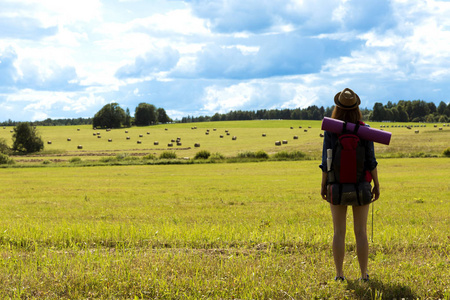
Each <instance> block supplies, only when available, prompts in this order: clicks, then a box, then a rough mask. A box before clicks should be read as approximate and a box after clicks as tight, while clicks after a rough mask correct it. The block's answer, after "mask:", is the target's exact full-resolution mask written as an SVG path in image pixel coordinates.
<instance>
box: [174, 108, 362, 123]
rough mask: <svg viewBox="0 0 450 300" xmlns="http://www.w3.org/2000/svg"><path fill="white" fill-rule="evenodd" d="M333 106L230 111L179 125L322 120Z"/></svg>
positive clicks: (185, 119)
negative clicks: (214, 122)
mask: <svg viewBox="0 0 450 300" xmlns="http://www.w3.org/2000/svg"><path fill="white" fill-rule="evenodd" d="M333 109H334V106H332V107H327V108H324V107H323V106H321V107H318V106H316V105H313V106H308V107H307V108H295V109H289V108H286V109H261V110H256V111H254V110H251V111H242V110H236V111H230V112H228V113H226V114H219V113H216V114H214V115H213V116H212V117H210V116H199V117H191V116H187V117H183V118H182V119H181V123H190V122H207V121H240V120H279V119H283V120H322V119H323V117H331V113H332V112H333ZM361 112H362V113H363V116H365V119H367V116H368V115H369V114H370V112H371V111H370V110H368V109H367V108H364V109H361Z"/></svg>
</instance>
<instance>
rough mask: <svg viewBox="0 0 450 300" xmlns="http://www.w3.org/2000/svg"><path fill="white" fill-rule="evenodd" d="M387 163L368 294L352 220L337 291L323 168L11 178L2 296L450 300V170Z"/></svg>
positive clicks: (1, 246)
mask: <svg viewBox="0 0 450 300" xmlns="http://www.w3.org/2000/svg"><path fill="white" fill-rule="evenodd" d="M379 163H380V164H379V176H380V182H381V193H382V194H381V198H380V200H379V201H377V202H376V203H375V206H374V208H375V210H374V236H373V240H374V241H373V243H371V244H370V256H369V272H370V275H371V278H372V281H371V282H370V283H368V284H364V283H359V282H358V281H357V278H358V277H359V274H358V263H357V259H356V251H355V241H354V237H353V233H352V229H351V228H352V218H351V217H350V216H351V213H350V215H349V218H348V235H347V255H346V258H345V270H346V275H347V277H348V279H349V281H348V282H347V283H344V284H337V283H335V282H334V281H333V280H332V278H333V276H334V265H333V258H332V253H331V239H332V224H331V215H330V211H329V207H328V205H327V203H326V202H324V201H323V200H321V198H320V195H319V186H320V169H319V168H318V165H319V161H311V160H309V161H297V162H292V161H289V162H284V161H281V162H274V161H268V162H259V163H245V164H240V163H235V164H191V165H165V166H158V165H152V166H114V167H85V168H78V167H77V168H65V167H53V168H6V169H2V170H1V172H2V185H1V186H0V193H1V195H2V201H0V295H1V297H2V298H5V297H6V298H7V297H10V298H53V299H60V298H67V299H74V298H134V297H137V298H152V299H155V298H156V299H167V298H170V299H172V298H191V299H199V298H212V299H234V298H239V299H261V298H272V299H291V298H294V299H309V298H339V299H341V298H348V299H381V298H383V299H393V298H397V299H401V298H407V299H415V298H421V299H425V298H429V299H438V298H441V299H450V289H449V286H450V273H449V272H448V270H449V263H450V256H449V255H450V246H449V244H450V243H449V242H450V240H449V239H450V237H449V231H448V228H449V227H450V217H449V214H448V212H449V211H450V203H449V201H448V199H449V198H450V185H449V183H448V174H449V172H450V164H449V163H448V158H416V159H406V158H403V159H380V160H379ZM418 170H420V172H418ZM369 223H371V222H370V220H369ZM370 232H371V225H370V224H369V235H370Z"/></svg>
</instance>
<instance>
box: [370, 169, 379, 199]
mask: <svg viewBox="0 0 450 300" xmlns="http://www.w3.org/2000/svg"><path fill="white" fill-rule="evenodd" d="M370 174H371V175H372V179H373V189H372V201H376V200H378V198H379V197H380V182H379V181H378V170H377V168H375V169H373V170H372V171H370Z"/></svg>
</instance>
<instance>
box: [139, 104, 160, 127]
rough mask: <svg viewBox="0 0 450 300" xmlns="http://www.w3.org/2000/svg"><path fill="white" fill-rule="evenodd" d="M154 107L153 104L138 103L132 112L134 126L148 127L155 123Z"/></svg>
mask: <svg viewBox="0 0 450 300" xmlns="http://www.w3.org/2000/svg"><path fill="white" fill-rule="evenodd" d="M157 120H158V119H157V115H156V107H155V106H154V105H153V104H148V103H139V105H138V106H137V107H136V109H135V111H134V123H135V124H136V126H148V125H151V124H154V123H156V122H157Z"/></svg>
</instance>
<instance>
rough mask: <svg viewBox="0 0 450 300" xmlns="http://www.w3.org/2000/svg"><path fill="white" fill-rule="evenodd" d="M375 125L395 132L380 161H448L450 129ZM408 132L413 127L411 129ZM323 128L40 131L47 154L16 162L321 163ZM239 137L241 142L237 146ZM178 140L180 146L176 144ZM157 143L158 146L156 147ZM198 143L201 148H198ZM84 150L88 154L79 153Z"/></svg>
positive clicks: (4, 134) (238, 125) (8, 136)
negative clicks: (219, 158) (242, 156)
mask: <svg viewBox="0 0 450 300" xmlns="http://www.w3.org/2000/svg"><path fill="white" fill-rule="evenodd" d="M370 125H371V126H372V127H373V128H377V129H380V128H381V129H383V130H386V131H390V132H392V139H391V143H390V145H389V146H386V145H382V144H375V151H376V153H377V157H379V158H392V157H425V156H427V157H429V156H434V157H436V156H442V152H443V151H444V150H445V149H447V148H448V147H449V146H450V144H449V142H448V141H449V140H450V124H414V123H377V122H373V123H370ZM381 126H383V127H381ZM386 126H387V127H386ZM406 126H411V129H408V128H407V127H406ZM415 126H416V127H415ZM423 126H426V127H423ZM434 126H436V127H434ZM320 127H321V122H320V121H296V120H271V121H263V120H262V121H224V122H205V123H178V124H167V125H156V126H148V127H131V128H123V129H113V130H110V131H107V130H104V129H103V130H101V129H95V130H94V129H93V128H92V127H91V126H48V127H46V126H38V127H37V130H38V133H39V134H40V135H41V137H42V140H43V141H44V144H45V145H44V151H42V152H40V153H39V154H37V155H27V156H25V157H23V156H15V157H13V158H14V160H15V161H16V162H18V163H19V164H25V165H29V164H34V165H36V164H38V165H39V164H42V163H43V162H46V163H67V162H69V161H70V160H71V159H72V158H73V157H77V158H80V159H81V160H83V161H99V160H100V159H102V158H107V157H113V156H117V155H118V154H121V155H126V156H130V157H135V158H142V157H143V156H145V155H148V154H152V155H154V156H156V157H158V156H159V155H160V154H161V153H162V152H165V151H172V152H175V153H176V155H177V157H178V158H180V159H183V158H190V159H192V158H193V157H194V156H195V154H196V153H197V152H198V151H201V150H207V151H209V152H211V153H220V154H221V155H223V156H224V157H235V156H237V155H238V154H239V153H242V152H247V151H254V152H255V151H260V150H262V151H265V152H266V153H268V154H269V155H272V154H275V153H277V152H280V151H287V152H290V151H297V150H299V151H302V152H303V153H305V154H306V155H307V156H308V157H309V158H311V159H320V157H321V151H322V138H321V137H320V134H321V133H323V131H322V130H321V128H320ZM194 128H195V129H194ZM439 128H441V130H439ZM12 129H13V128H12V127H4V128H3V129H2V128H0V138H3V139H5V140H6V141H7V142H8V143H9V144H10V145H12V133H11V131H12ZM416 131H418V132H419V133H415V132H416ZM207 133H208V134H207ZM263 134H264V135H265V136H263ZM127 137H129V139H127ZM233 137H236V139H235V140H233ZM178 138H179V141H180V145H177V143H176V140H177V139H178ZM68 139H70V141H69V140H68ZM110 140H111V141H110ZM138 141H140V143H139V144H138ZM155 141H156V142H158V145H155V144H154V143H155ZM276 141H280V142H282V141H286V144H282V145H281V146H276V145H275V142H276ZM48 142H51V144H48ZM196 143H198V144H200V147H195V144H196ZM169 144H172V146H169ZM78 146H82V147H83V148H82V149H78Z"/></svg>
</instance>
